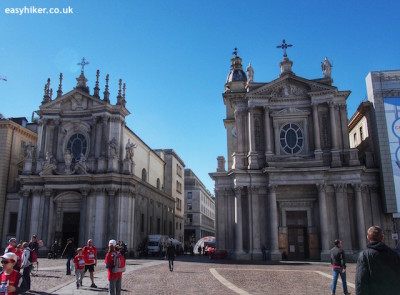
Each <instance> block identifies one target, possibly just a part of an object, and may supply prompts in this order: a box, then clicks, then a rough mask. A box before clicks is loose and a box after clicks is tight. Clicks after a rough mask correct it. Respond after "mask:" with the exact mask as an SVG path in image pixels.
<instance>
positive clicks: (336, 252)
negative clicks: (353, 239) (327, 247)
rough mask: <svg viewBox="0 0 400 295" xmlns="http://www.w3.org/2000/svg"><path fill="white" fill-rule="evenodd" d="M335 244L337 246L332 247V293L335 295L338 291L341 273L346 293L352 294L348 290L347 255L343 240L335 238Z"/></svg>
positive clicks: (347, 294) (346, 294)
mask: <svg viewBox="0 0 400 295" xmlns="http://www.w3.org/2000/svg"><path fill="white" fill-rule="evenodd" d="M334 244H335V246H334V247H333V248H332V249H331V264H332V272H333V280H332V286H331V294H332V295H334V294H335V292H336V284H337V280H338V278H339V275H340V278H341V279H342V285H343V293H344V294H345V295H350V293H349V292H348V291H347V282H346V257H345V255H344V251H343V249H342V241H341V240H335V242H334Z"/></svg>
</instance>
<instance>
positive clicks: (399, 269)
mask: <svg viewBox="0 0 400 295" xmlns="http://www.w3.org/2000/svg"><path fill="white" fill-rule="evenodd" d="M367 240H368V245H367V249H365V250H364V251H362V252H361V253H360V255H359V257H358V260H357V267H356V280H355V281H356V282H355V286H356V294H357V295H374V294H379V295H397V294H400V256H399V254H398V253H397V252H395V251H394V250H392V249H391V248H390V247H388V246H387V245H386V244H385V243H384V242H383V240H384V235H383V231H382V229H381V228H380V227H379V226H376V225H374V226H371V227H370V228H369V229H368V231H367ZM334 244H335V246H334V247H333V248H332V249H331V264H332V270H333V280H332V285H331V294H335V293H336V284H337V280H338V277H339V276H340V277H341V279H342V286H343V293H344V294H345V295H347V294H350V292H349V291H348V289H347V281H346V258H345V254H344V251H343V249H342V241H341V240H335V242H334Z"/></svg>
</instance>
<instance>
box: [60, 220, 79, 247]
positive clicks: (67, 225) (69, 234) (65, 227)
mask: <svg viewBox="0 0 400 295" xmlns="http://www.w3.org/2000/svg"><path fill="white" fill-rule="evenodd" d="M79 220H80V213H79V212H64V213H63V224H62V245H66V244H67V239H68V238H72V239H73V243H74V245H75V247H78V246H79V245H78V244H77V243H78V241H79ZM81 246H82V245H81Z"/></svg>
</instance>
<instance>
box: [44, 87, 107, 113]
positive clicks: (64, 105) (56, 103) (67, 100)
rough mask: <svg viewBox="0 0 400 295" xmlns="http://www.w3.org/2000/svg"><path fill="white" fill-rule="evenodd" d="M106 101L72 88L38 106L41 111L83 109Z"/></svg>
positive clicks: (90, 108)
mask: <svg viewBox="0 0 400 295" xmlns="http://www.w3.org/2000/svg"><path fill="white" fill-rule="evenodd" d="M106 104H107V103H106V102H105V101H103V100H101V99H99V98H96V97H94V96H91V95H90V94H87V93H85V92H83V91H80V90H79V89H74V90H72V91H70V92H68V93H66V94H64V95H63V96H61V97H58V98H56V99H54V100H52V101H50V102H48V103H46V104H44V105H42V106H41V107H40V109H41V111H51V112H55V111H62V112H71V111H72V112H73V111H85V110H92V109H95V108H97V107H102V106H105V105H106Z"/></svg>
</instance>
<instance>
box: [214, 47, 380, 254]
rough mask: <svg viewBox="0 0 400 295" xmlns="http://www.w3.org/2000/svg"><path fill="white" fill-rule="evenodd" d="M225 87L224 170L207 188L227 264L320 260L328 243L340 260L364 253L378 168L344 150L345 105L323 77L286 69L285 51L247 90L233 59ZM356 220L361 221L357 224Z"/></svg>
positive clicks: (327, 69)
mask: <svg viewBox="0 0 400 295" xmlns="http://www.w3.org/2000/svg"><path fill="white" fill-rule="evenodd" d="M234 54H235V56H234V57H233V58H232V60H231V70H230V73H229V74H228V78H227V81H226V84H225V92H224V93H223V101H224V104H225V107H226V118H225V119H224V125H225V128H226V133H227V155H228V156H227V166H228V169H227V170H226V169H225V165H226V160H225V157H222V156H221V157H218V168H217V171H216V172H213V173H210V176H211V177H212V178H213V180H214V181H215V195H216V207H217V214H216V239H217V248H219V249H225V250H227V251H228V253H229V254H230V256H231V257H233V258H236V259H253V260H257V259H261V256H262V252H261V249H262V248H264V249H266V250H267V253H268V256H269V259H271V260H279V259H281V258H289V259H322V260H328V259H329V249H330V248H332V246H333V241H334V240H335V239H341V240H342V241H343V248H344V250H345V251H346V253H347V255H349V257H352V258H355V257H356V256H357V252H358V251H359V250H360V249H364V248H365V247H366V238H365V237H366V230H367V228H368V227H369V226H370V225H371V224H370V223H373V224H377V225H382V224H384V223H385V222H386V221H387V219H388V216H385V215H384V214H383V213H382V210H381V196H380V193H379V191H380V190H379V170H378V169H368V168H366V167H365V166H363V165H360V162H359V159H358V154H357V150H356V149H352V148H350V145H349V133H348V124H347V105H346V100H347V98H348V96H349V95H350V91H341V90H339V89H338V88H337V87H336V86H333V85H332V84H333V80H332V78H331V64H330V63H329V60H328V59H325V61H324V62H323V63H322V69H323V75H324V76H323V77H322V78H319V79H306V78H303V77H300V76H297V75H296V74H295V73H294V72H293V71H292V65H293V62H292V61H291V60H290V59H289V58H288V57H287V55H286V52H285V55H284V58H283V60H282V61H281V62H280V69H281V73H280V75H279V77H278V78H277V79H275V80H273V81H270V82H263V83H260V82H254V80H253V79H254V70H253V68H252V66H251V65H249V66H248V67H247V75H246V73H245V72H244V71H243V67H242V59H241V58H240V57H239V56H237V53H236V52H235V53H234ZM366 221H367V222H368V223H366Z"/></svg>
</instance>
